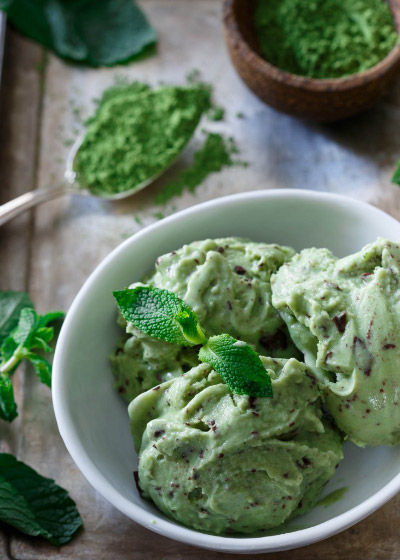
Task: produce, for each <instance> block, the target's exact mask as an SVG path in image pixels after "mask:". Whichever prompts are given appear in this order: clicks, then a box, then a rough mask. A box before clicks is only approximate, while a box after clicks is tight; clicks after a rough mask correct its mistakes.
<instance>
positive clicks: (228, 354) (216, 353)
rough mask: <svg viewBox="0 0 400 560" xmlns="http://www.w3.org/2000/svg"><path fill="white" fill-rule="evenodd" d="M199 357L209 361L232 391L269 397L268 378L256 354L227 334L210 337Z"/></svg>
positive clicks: (239, 393) (270, 390) (202, 360)
mask: <svg viewBox="0 0 400 560" xmlns="http://www.w3.org/2000/svg"><path fill="white" fill-rule="evenodd" d="M199 360H200V361H201V362H206V363H208V364H210V365H211V366H212V367H213V369H214V370H215V371H216V372H217V373H218V374H219V375H220V376H221V377H222V379H223V381H224V382H225V383H226V384H227V385H228V387H229V389H230V390H231V391H232V393H235V394H237V395H250V396H252V397H272V384H271V378H270V377H269V375H268V374H267V372H266V370H265V367H264V365H263V363H262V361H261V360H260V358H259V356H258V354H257V353H256V352H255V351H254V350H253V348H251V346H249V345H248V344H246V343H245V342H242V341H240V340H235V339H234V338H232V337H231V336H229V335H228V334H221V335H219V336H213V337H211V338H210V339H209V340H208V342H207V344H206V345H205V346H203V348H201V349H200V352H199Z"/></svg>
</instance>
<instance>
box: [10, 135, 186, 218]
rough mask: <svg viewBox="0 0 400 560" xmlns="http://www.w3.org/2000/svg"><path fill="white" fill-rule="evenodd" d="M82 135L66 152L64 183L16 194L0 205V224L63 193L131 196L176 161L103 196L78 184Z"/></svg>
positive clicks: (116, 196) (97, 196)
mask: <svg viewBox="0 0 400 560" xmlns="http://www.w3.org/2000/svg"><path fill="white" fill-rule="evenodd" d="M83 137H84V134H82V135H81V136H79V138H77V140H76V141H75V142H74V144H73V146H72V148H71V150H70V152H69V154H68V157H67V160H66V170H65V173H64V183H62V184H61V185H58V186H57V187H48V188H43V189H36V190H34V191H30V192H27V193H25V194H22V195H21V196H18V197H17V198H14V199H13V200H10V202H6V203H5V204H2V205H0V226H2V225H3V224H5V223H6V222H8V221H9V220H11V219H12V218H15V217H16V216H19V214H22V212H25V210H28V209H29V208H32V207H33V206H36V205H37V204H41V203H42V202H46V201H47V200H53V198H57V197H59V196H61V195H63V194H79V195H83V196H93V197H96V198H103V199H106V200H119V199H122V198H126V197H127V196H131V195H132V194H134V193H137V192H138V191H140V190H142V189H144V188H145V187H147V186H148V185H150V184H151V183H153V181H155V180H156V179H158V177H160V176H161V175H162V174H163V173H164V172H165V171H166V170H167V169H168V168H169V167H170V166H171V165H172V164H173V163H174V162H175V161H176V160H175V158H174V160H173V161H171V162H170V164H169V165H168V166H167V167H165V168H164V169H162V170H161V171H160V172H159V173H157V174H156V175H154V176H153V177H150V178H149V179H146V181H143V182H142V183H139V184H138V185H136V186H134V187H133V188H131V189H129V190H127V191H123V192H118V193H115V194H108V193H107V194H106V195H104V196H99V195H94V194H92V193H91V192H90V191H89V190H88V189H85V188H84V187H81V186H78V181H77V179H78V178H77V173H76V171H75V170H74V159H75V156H76V154H77V153H78V150H79V148H80V146H81V144H82V140H83ZM178 156H179V154H178ZM178 156H177V157H178Z"/></svg>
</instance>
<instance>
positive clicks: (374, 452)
mask: <svg viewBox="0 0 400 560" xmlns="http://www.w3.org/2000/svg"><path fill="white" fill-rule="evenodd" d="M224 236H244V237H248V238H250V239H253V240H256V241H265V242H267V243H279V244H285V245H291V246H293V247H294V248H295V249H297V250H300V249H302V248H304V247H312V246H316V247H328V248H329V249H331V250H332V251H333V252H334V253H335V254H336V255H337V256H339V257H342V256H344V255H346V254H349V253H352V252H356V251H358V250H359V249H360V248H361V247H362V246H363V245H365V244H366V243H369V242H371V241H374V240H375V239H376V238H377V237H378V236H383V237H387V238H389V239H392V240H394V241H400V223H399V222H397V221H396V220H395V219H393V218H391V217H390V216H388V215H387V214H385V213H384V212H382V211H380V210H378V209H376V208H374V207H372V206H369V205H368V204H366V203H363V202H358V201H356V200H352V199H350V198H345V197H342V196H338V195H332V194H323V193H317V192H312V191H304V190H303V191H297V190H269V191H256V192H251V193H244V194H239V195H234V196H228V197H225V198H219V199H217V200H213V201H211V202H206V203H205V204H200V205H199V206H195V207H193V208H189V209H187V210H184V211H183V212H179V213H178V214H175V215H173V216H171V217H169V218H166V219H164V220H162V221H160V222H157V223H155V224H153V225H151V226H150V227H148V228H146V229H144V230H142V231H140V232H139V233H137V234H136V235H134V236H133V237H131V238H130V239H128V240H126V241H125V242H124V243H122V244H121V245H120V246H119V247H117V249H115V250H114V251H113V252H112V253H111V254H110V255H109V256H108V257H107V258H106V259H105V260H104V261H103V262H102V263H101V264H100V265H99V266H98V267H97V269H96V270H95V271H94V272H93V274H92V275H91V276H90V277H89V279H88V280H87V281H86V283H85V284H84V286H83V288H82V289H81V290H80V292H79V294H78V295H77V297H76V299H75V301H74V303H73V305H72V306H71V309H70V310H69V312H68V314H67V318H66V320H65V323H64V326H63V328H62V331H61V334H60V337H59V340H58V344H57V349H56V354H55V360H54V371H53V402H54V410H55V414H56V418H57V422H58V427H59V430H60V433H61V436H62V438H63V440H64V442H65V445H66V446H67V448H68V451H69V452H70V454H71V455H72V458H73V459H74V461H75V462H76V464H77V465H78V467H79V468H80V470H81V471H82V473H83V474H84V475H85V476H86V478H87V479H88V481H89V482H90V483H91V484H92V485H93V486H94V488H96V490H98V491H99V492H100V493H101V494H102V495H103V496H104V497H105V498H106V499H107V500H108V501H109V502H111V503H112V504H113V505H114V506H115V507H116V508H118V509H119V510H120V511H122V512H123V513H124V514H126V515H127V516H128V517H130V518H131V519H133V520H134V521H136V522H137V523H140V524H141V525H143V526H144V527H147V528H148V529H151V530H152V531H155V532H157V533H160V534H162V535H165V536H167V537H170V538H173V539H176V540H178V541H182V542H185V543H189V544H192V545H196V546H200V547H203V548H208V549H213V550H219V551H227V552H233V553H247V554H249V553H260V552H270V551H278V550H286V549H290V548H295V547H298V546H304V545H307V544H310V543H313V542H315V541H318V540H321V539H324V538H327V537H329V536H331V535H334V534H335V533H338V532H339V531H342V530H344V529H346V528H347V527H350V526H351V525H353V524H354V523H357V522H358V521H360V520H361V519H363V518H364V517H366V516H367V515H369V514H370V513H372V512H373V511H374V510H376V509H377V508H378V507H380V506H381V505H382V504H384V503H385V502H386V501H387V500H389V498H391V497H392V496H394V495H395V494H396V493H397V492H398V491H399V490H400V474H399V473H400V446H397V447H393V448H389V447H378V448H369V449H359V448H357V447H356V446H354V445H352V444H347V445H346V446H345V458H344V460H343V461H342V463H341V464H340V466H339V468H338V470H337V473H336V475H335V477H334V478H333V479H332V480H331V481H330V482H329V484H328V486H327V487H326V490H325V494H328V493H329V492H331V491H332V490H335V489H338V488H340V487H348V491H347V493H346V494H345V495H344V497H343V498H342V499H341V500H339V501H338V502H336V503H334V504H332V505H331V506H329V507H321V506H320V507H316V508H314V510H313V511H311V512H309V513H308V514H306V515H305V516H302V517H299V518H297V519H295V520H294V521H293V522H292V527H290V528H289V529H288V528H284V529H281V531H280V532H279V530H278V532H277V533H278V534H273V535H269V536H264V537H253V538H248V537H246V538H235V537H217V536H213V535H207V534H203V533H199V532H197V531H193V530H191V529H188V528H186V527H182V526H180V525H178V524H177V523H174V522H173V521H170V520H169V519H167V518H166V517H165V516H164V515H162V514H161V513H160V512H159V511H158V510H157V509H156V508H155V507H154V506H153V505H152V504H151V503H150V502H147V501H145V500H142V499H141V498H140V496H139V494H138V492H137V489H136V487H135V484H134V482H133V477H132V471H133V470H134V469H135V468H136V464H137V457H136V453H135V452H134V449H133V443H132V439H131V435H130V432H129V422H128V414H127V407H126V405H125V403H124V402H123V401H122V400H121V399H120V397H119V396H118V395H117V393H116V391H115V390H114V389H113V378H112V375H111V372H110V367H109V363H108V355H109V354H110V352H111V350H112V349H113V348H114V345H115V343H116V340H117V339H118V337H119V336H120V331H119V329H118V328H117V326H116V323H115V320H116V306H115V303H114V299H113V296H112V291H113V290H117V289H121V288H124V287H126V286H127V285H129V284H130V283H131V282H133V281H137V280H140V279H141V278H142V277H143V275H144V274H145V273H146V272H148V271H150V270H151V269H152V267H153V265H154V261H155V259H156V258H157V257H158V256H159V255H161V254H163V253H166V252H168V251H171V250H173V249H176V248H178V247H181V246H182V245H183V244H185V243H189V242H191V241H194V240H197V239H205V238H207V237H210V238H213V237H224Z"/></svg>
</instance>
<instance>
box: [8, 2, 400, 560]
mask: <svg viewBox="0 0 400 560" xmlns="http://www.w3.org/2000/svg"><path fill="white" fill-rule="evenodd" d="M142 5H143V7H144V8H145V9H146V12H147V13H148V15H149V17H150V19H151V21H152V22H153V23H154V25H155V26H156V27H157V29H158V30H159V34H160V40H159V47H158V53H157V54H156V55H155V56H153V57H151V58H148V59H145V60H143V61H140V62H138V63H135V64H132V65H130V66H128V67H119V68H116V69H101V70H92V69H84V68H78V67H74V66H72V65H68V64H65V63H64V62H61V61H60V60H59V59H57V58H56V57H53V56H52V55H49V54H47V53H45V52H43V50H42V49H41V48H40V47H38V46H36V45H35V44H33V43H32V42H31V41H29V40H27V39H24V38H22V37H21V36H20V35H19V34H17V33H16V32H14V31H12V30H11V29H8V32H7V37H6V52H5V65H4V75H3V83H2V88H1V99H0V103H1V105H0V119H1V121H0V122H1V126H0V170H1V186H0V202H5V201H7V200H9V199H11V198H13V197H15V196H16V195H19V194H21V193H23V192H25V191H27V190H30V189H33V188H36V187H37V186H48V185H51V184H54V183H57V182H59V181H61V180H62V176H63V170H64V161H65V156H66V154H67V152H68V149H69V147H68V144H69V143H70V140H71V139H73V138H74V137H75V136H76V134H77V132H78V130H79V127H80V122H81V118H82V117H84V116H85V115H87V114H88V113H90V111H91V108H92V99H93V97H96V96H98V94H99V92H101V90H102V89H104V88H105V87H107V86H108V85H110V84H111V83H112V82H113V80H114V79H115V76H128V77H129V78H136V79H142V80H143V79H144V80H148V81H150V82H151V83H154V84H156V83H158V82H159V81H171V82H180V83H182V82H184V80H185V76H186V74H187V73H188V72H189V71H191V70H193V69H194V68H197V69H199V70H200V71H201V73H202V76H203V78H204V79H205V80H206V81H209V82H211V83H213V84H214V86H215V97H216V100H217V101H219V102H220V103H221V104H223V105H225V106H226V107H227V108H228V110H227V115H226V119H225V121H224V122H223V123H216V124H215V125H213V126H214V128H215V129H217V130H222V131H224V132H227V133H231V134H233V135H234V137H235V138H236V139H237V141H238V144H239V147H240V148H241V151H242V157H243V158H244V159H246V160H247V161H249V163H250V166H249V167H248V168H247V169H243V168H232V169H228V170H226V171H224V172H223V173H221V174H218V175H214V176H212V177H210V178H209V179H208V180H207V181H206V183H205V184H204V185H203V186H201V187H200V188H199V189H198V191H197V193H196V194H195V195H189V194H186V195H185V196H183V197H181V198H179V199H177V200H175V201H173V203H172V204H171V205H169V206H168V207H167V208H166V209H165V210H164V213H165V214H170V213H172V212H174V211H176V210H179V209H182V208H186V207H188V206H191V205H193V204H196V203H198V202H202V201H205V200H209V199H212V198H215V197H219V196H223V195H226V194H231V193H234V192H239V191H244V190H254V189H269V188H280V187H292V188H311V189H315V190H324V191H329V192H338V193H341V194H345V195H349V196H352V197H355V198H358V199H362V200H366V201H368V202H370V203H372V204H374V205H376V206H379V207H380V208H382V209H384V210H386V211H387V212H388V213H390V214H392V215H393V216H395V217H396V218H400V191H399V190H398V187H395V186H393V185H391V183H390V177H391V174H392V172H393V169H394V166H395V163H396V161H397V159H398V158H400V134H399V130H400V79H399V81H398V82H397V84H395V86H394V87H393V89H392V90H391V91H390V92H388V93H387V96H386V98H385V99H384V100H383V101H382V102H381V103H380V104H379V105H378V106H377V107H376V108H375V109H373V110H371V111H370V112H368V113H366V114H364V115H362V116H360V117H357V118H355V119H352V120H351V121H348V122H344V123H339V124H335V125H330V126H322V125H314V124H309V123H308V124H307V123H304V122H301V121H299V120H295V119H292V118H290V117H287V116H285V115H282V114H279V113H277V112H275V111H273V110H272V109H269V108H268V107H265V106H264V105H262V104H261V103H260V102H259V101H258V100H257V99H256V98H255V97H254V96H253V95H252V94H251V93H250V92H249V91H248V90H247V89H246V88H245V87H244V86H243V84H242V83H241V82H240V81H239V79H238V78H237V76H236V75H235V73H234V71H233V69H232V67H231V65H230V63H229V60H228V58H227V54H226V51H225V48H224V45H223V40H222V36H221V30H220V12H221V2H220V0H146V1H144V0H143V1H142ZM239 111H240V112H242V113H243V114H244V118H242V119H239V118H238V117H237V116H236V114H237V112H239ZM195 146H196V140H194V142H193V143H192V146H191V148H189V150H188V152H187V154H186V156H185V157H189V156H190V153H191V150H193V148H194V147H195ZM185 157H184V158H183V159H185ZM177 166H179V164H177ZM177 166H176V167H177ZM161 183H162V181H159V182H158V184H156V185H154V186H152V187H150V188H148V189H147V190H146V191H144V192H142V193H141V194H139V195H137V196H136V197H134V198H131V199H130V200H127V201H124V202H120V203H114V204H111V203H107V202H103V201H98V200H95V199H86V198H81V197H70V198H64V199H60V200H57V201H53V202H51V203H47V204H46V205H44V206H42V207H41V208H38V209H37V210H35V211H33V212H30V213H27V214H25V215H23V216H21V217H20V218H18V219H15V220H14V221H13V222H12V223H10V224H9V225H7V226H6V227H3V228H2V229H1V230H0V263H1V269H0V289H14V290H27V291H29V293H30V295H31V297H32V299H33V301H34V302H35V304H36V306H37V308H38V309H39V311H41V312H44V311H46V310H49V309H56V308H60V309H65V310H67V309H68V307H69V305H70V304H71V301H72V299H73V298H74V296H75V295H76V293H77V292H78V290H79V288H80V287H81V285H82V283H83V282H84V280H85V279H86V278H87V276H88V275H89V273H90V272H91V271H92V270H93V269H94V268H95V266H96V265H97V264H98V263H99V262H100V261H101V260H102V259H103V258H104V257H105V256H106V255H107V254H108V253H109V252H110V251H111V250H112V249H113V248H114V247H115V246H117V245H118V244H119V243H120V242H121V241H122V240H123V239H124V238H126V237H127V236H129V235H131V234H132V233H134V232H135V231H137V230H138V229H140V228H141V227H144V226H145V225H147V224H149V223H151V222H153V221H154V220H155V219H157V216H156V213H157V212H158V211H159V210H160V209H159V208H157V207H155V206H154V204H153V202H152V201H153V200H154V195H155V193H156V191H157V189H158V188H159V187H160V184H161ZM137 219H138V221H139V222H140V224H139V223H137ZM14 380H15V392H16V397H17V400H18V404H19V408H20V415H19V417H18V419H17V420H15V421H14V422H13V424H12V425H11V426H5V425H4V423H2V424H1V425H0V449H1V451H10V452H12V453H15V454H17V455H18V456H19V457H20V458H21V459H22V460H24V461H26V462H28V463H29V464H30V465H32V466H33V467H34V468H36V469H38V470H39V471H40V472H41V473H42V474H44V475H46V476H50V477H52V478H55V479H56V481H57V482H58V483H60V484H61V485H62V486H64V487H65V488H67V489H68V491H69V492H70V493H71V495H72V497H73V498H74V499H75V500H76V502H77V504H78V507H79V510H80V512H81V515H82V517H83V520H84V524H85V529H84V531H81V532H80V534H79V535H78V536H77V537H76V538H74V539H73V541H72V542H71V543H70V544H68V545H66V546H64V547H62V548H60V549H57V548H55V547H53V546H51V545H49V544H47V543H46V542H44V541H41V540H35V539H30V538H25V537H23V536H21V535H20V534H18V533H17V532H14V531H10V530H9V529H7V528H6V527H4V526H3V527H2V526H0V558H1V559H3V558H4V559H15V560H39V559H49V560H51V559H56V558H57V559H58V560H93V559H94V558H105V559H107V560H113V559H121V560H125V559H127V560H128V559H135V560H141V559H146V560H147V559H148V560H161V559H162V560H182V559H184V558H185V559H186V558H187V559H191V560H197V559H200V558H203V557H206V558H209V559H210V560H216V559H217V558H221V559H223V558H224V557H225V558H226V557H227V556H228V555H223V554H219V553H213V552H204V551H201V550H198V549H195V548H192V547H190V546H187V545H181V544H179V543H176V542H174V541H172V540H169V539H166V538H163V537H160V536H157V535H156V534H154V533H150V532H149V531H147V530H145V529H143V528H142V527H140V526H139V525H137V524H135V523H134V522H132V521H130V520H129V519H127V518H126V517H124V516H123V515H122V514H121V513H119V512H118V511H117V510H116V509H114V508H113V507H112V506H110V505H109V504H108V503H107V502H106V501H105V500H104V499H103V498H102V497H101V496H100V495H99V494H97V493H96V492H95V491H94V490H93V489H92V488H91V486H90V485H89V484H88V483H87V482H86V480H85V479H84V478H83V476H82V475H81V474H80V472H79V471H78V469H77V468H76V467H75V465H74V464H73V462H72V459H71V458H70V457H69V455H68V453H67V451H66V449H65V447H64V445H63V442H62V441H61V438H60V436H59V434H58V430H57V426H56V423H55V419H54V415H53V410H52V404H51V395H50V392H49V391H48V389H47V388H46V387H44V386H42V385H40V384H38V383H37V382H36V379H35V378H34V376H33V375H32V372H31V371H24V370H23V369H21V370H20V371H19V372H18V373H17V375H16V376H15V378H14ZM399 527H400V495H398V496H397V497H395V498H393V499H392V500H391V501H390V502H389V503H388V504H386V505H385V506H384V507H383V508H381V509H380V510H379V511H378V512H376V513H375V514H373V515H371V516H370V517H369V518H368V519H366V520H364V521H363V522H361V523H359V524H358V525H356V526H355V527H353V528H351V529H349V530H348V531H346V532H344V533H342V534H340V535H337V536H336V537H333V538H331V539H328V540H326V541H323V542H321V543H318V544H316V545H313V546H309V547H306V548H302V549H298V550H296V551H290V552H284V553H278V554H271V555H268V558H271V559H275V558H276V559H277V560H287V559H289V558H290V559H292V560H300V559H304V560H305V559H309V558H313V559H315V560H317V559H321V560H322V559H323V560H344V559H363V560H364V559H371V560H372V559H374V560H381V559H382V560H390V559H396V560H398V559H400V533H399ZM262 557H264V558H267V555H259V556H255V557H254V558H255V559H256V558H262Z"/></svg>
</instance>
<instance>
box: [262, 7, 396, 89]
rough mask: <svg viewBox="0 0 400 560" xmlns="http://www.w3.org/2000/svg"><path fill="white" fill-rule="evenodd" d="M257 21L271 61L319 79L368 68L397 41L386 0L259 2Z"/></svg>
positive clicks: (297, 72) (267, 57) (263, 44)
mask: <svg viewBox="0 0 400 560" xmlns="http://www.w3.org/2000/svg"><path fill="white" fill-rule="evenodd" d="M254 23H255V28H256V32H257V36H258V42H259V46H260V50H261V54H262V55H263V57H264V58H265V59H266V60H268V61H269V62H270V63H271V64H273V65H274V66H277V67H278V68H281V69H283V70H286V71H287V72H291V73H293V74H299V75H302V76H309V77H312V78H320V79H324V78H340V77H343V76H348V75H350V74H355V73H357V72H363V71H365V70H367V69H368V68H371V67H372V66H374V65H375V64H377V63H378V62H379V61H380V60H382V59H383V58H385V56H386V55H387V54H388V53H389V52H390V51H391V50H392V49H393V47H394V46H395V44H396V42H397V40H398V34H397V31H396V27H395V23H394V19H393V16H392V14H391V11H390V8H389V6H388V4H387V3H386V2H384V1H383V0H258V2H257V5H256V10H255V13H254Z"/></svg>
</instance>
